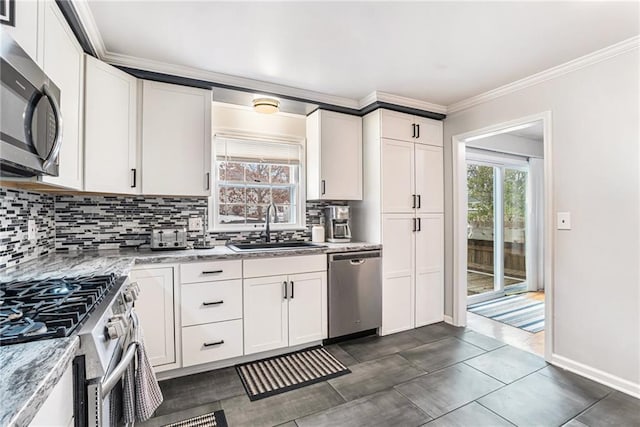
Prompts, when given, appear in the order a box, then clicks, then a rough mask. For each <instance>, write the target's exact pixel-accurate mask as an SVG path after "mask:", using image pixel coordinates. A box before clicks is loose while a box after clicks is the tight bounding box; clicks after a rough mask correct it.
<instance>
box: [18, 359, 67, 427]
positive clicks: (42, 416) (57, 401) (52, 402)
mask: <svg viewBox="0 0 640 427" xmlns="http://www.w3.org/2000/svg"><path fill="white" fill-rule="evenodd" d="M73 420H74V418H73V367H72V366H71V365H69V366H68V367H67V369H66V370H65V372H64V374H62V377H60V380H58V384H56V386H55V387H54V388H53V390H52V391H51V393H50V394H49V396H48V397H47V400H45V401H44V403H43V404H42V406H41V407H40V409H39V410H38V412H37V413H36V416H35V417H34V418H33V420H32V421H31V423H30V424H29V425H30V426H34V427H35V426H38V427H39V426H43V427H44V426H62V427H66V426H72V425H73Z"/></svg>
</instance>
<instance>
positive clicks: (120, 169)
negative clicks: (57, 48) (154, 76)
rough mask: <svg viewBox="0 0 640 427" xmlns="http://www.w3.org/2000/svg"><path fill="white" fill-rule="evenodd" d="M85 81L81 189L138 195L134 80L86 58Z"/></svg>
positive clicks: (97, 61)
mask: <svg viewBox="0 0 640 427" xmlns="http://www.w3.org/2000/svg"><path fill="white" fill-rule="evenodd" d="M85 78H86V80H85V165H84V167H85V175H84V177H85V180H84V188H85V190H86V191H95V192H104V193H124V194H135V193H138V192H139V189H140V187H139V186H138V185H137V182H136V181H137V178H138V176H137V175H138V174H137V164H136V158H137V153H136V150H137V145H136V126H137V123H136V120H137V118H136V117H137V107H136V98H137V97H136V93H137V91H136V85H137V79H136V78H135V77H133V76H131V75H129V74H127V73H124V72H122V71H120V70H118V69H117V68H115V67H112V66H111V65H108V64H105V63H104V62H102V61H99V60H97V59H95V58H93V57H91V56H88V55H87V57H86V68H85Z"/></svg>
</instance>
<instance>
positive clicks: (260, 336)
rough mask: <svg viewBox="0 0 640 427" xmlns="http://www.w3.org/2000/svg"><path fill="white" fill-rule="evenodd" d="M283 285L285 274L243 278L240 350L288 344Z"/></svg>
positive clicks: (255, 349)
mask: <svg viewBox="0 0 640 427" xmlns="http://www.w3.org/2000/svg"><path fill="white" fill-rule="evenodd" d="M287 287H288V282H287V276H271V277H260V278H256V279H245V280H244V283H243V293H244V354H252V353H260V352H261V351H267V350H273V349H275V348H282V347H286V346H287V345H288V342H289V336H288V335H289V329H288V326H287V318H288V315H287V309H288V307H287V302H288V300H287V299H286V298H285V292H286V290H285V289H286V288H287Z"/></svg>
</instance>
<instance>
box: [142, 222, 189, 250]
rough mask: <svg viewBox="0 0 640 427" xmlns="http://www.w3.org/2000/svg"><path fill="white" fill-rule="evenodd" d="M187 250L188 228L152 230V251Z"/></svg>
mask: <svg viewBox="0 0 640 427" xmlns="http://www.w3.org/2000/svg"><path fill="white" fill-rule="evenodd" d="M168 249H187V229H186V228H184V227H183V228H157V229H154V230H151V250H152V251H159V250H168Z"/></svg>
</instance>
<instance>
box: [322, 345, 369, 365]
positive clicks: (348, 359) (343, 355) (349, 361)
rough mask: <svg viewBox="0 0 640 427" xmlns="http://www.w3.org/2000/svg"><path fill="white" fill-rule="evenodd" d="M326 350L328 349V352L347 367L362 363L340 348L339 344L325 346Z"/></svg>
mask: <svg viewBox="0 0 640 427" xmlns="http://www.w3.org/2000/svg"><path fill="white" fill-rule="evenodd" d="M324 348H326V349H327V351H328V352H329V353H331V354H332V355H333V357H335V358H336V359H338V361H339V362H341V363H342V364H343V365H345V366H351V365H355V364H356V363H360V362H358V361H357V360H356V359H354V358H353V356H352V355H350V354H349V353H347V352H346V351H344V349H343V348H342V347H340V345H339V344H331V345H326V346H324Z"/></svg>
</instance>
